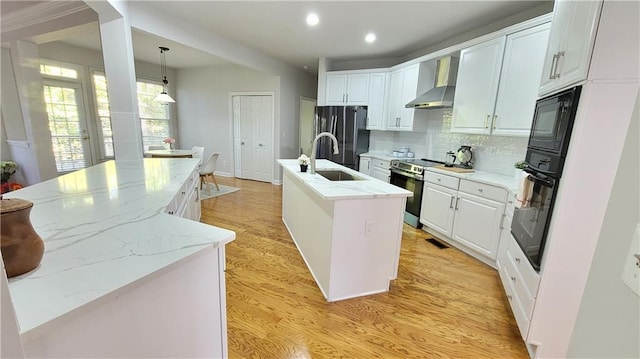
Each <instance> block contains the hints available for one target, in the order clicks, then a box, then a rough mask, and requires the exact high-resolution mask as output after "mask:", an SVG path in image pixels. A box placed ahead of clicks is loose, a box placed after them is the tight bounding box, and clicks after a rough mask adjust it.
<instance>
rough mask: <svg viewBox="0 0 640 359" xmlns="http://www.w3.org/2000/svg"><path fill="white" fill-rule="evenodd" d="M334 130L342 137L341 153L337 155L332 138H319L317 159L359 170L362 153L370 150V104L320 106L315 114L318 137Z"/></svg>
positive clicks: (340, 140) (334, 132)
mask: <svg viewBox="0 0 640 359" xmlns="http://www.w3.org/2000/svg"><path fill="white" fill-rule="evenodd" d="M321 132H329V133H332V134H333V135H334V136H336V138H337V139H338V149H339V151H340V153H339V154H337V155H334V154H333V146H332V144H331V138H329V137H326V136H324V137H321V138H320V139H319V140H318V148H317V149H316V158H323V159H328V160H330V161H333V162H335V163H339V164H341V165H343V166H345V167H349V168H352V169H354V170H356V171H357V170H358V164H359V162H358V161H359V158H358V157H359V156H360V154H361V153H365V152H367V151H369V130H367V107H366V106H318V107H316V114H315V133H314V134H313V135H314V138H315V136H317V135H318V134H319V133H321Z"/></svg>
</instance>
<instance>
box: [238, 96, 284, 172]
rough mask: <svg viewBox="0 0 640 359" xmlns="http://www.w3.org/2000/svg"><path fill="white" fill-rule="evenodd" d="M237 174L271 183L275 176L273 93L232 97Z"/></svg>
mask: <svg viewBox="0 0 640 359" xmlns="http://www.w3.org/2000/svg"><path fill="white" fill-rule="evenodd" d="M232 104H233V122H234V123H233V128H234V159H235V176H236V177H239V178H244V179H251V180H256V181H264V182H270V181H271V180H272V177H273V166H274V161H275V160H274V157H273V96H272V95H238V96H233V97H232Z"/></svg>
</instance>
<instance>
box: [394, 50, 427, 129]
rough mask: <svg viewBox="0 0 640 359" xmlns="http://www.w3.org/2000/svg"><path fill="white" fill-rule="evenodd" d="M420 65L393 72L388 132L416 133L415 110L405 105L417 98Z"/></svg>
mask: <svg viewBox="0 0 640 359" xmlns="http://www.w3.org/2000/svg"><path fill="white" fill-rule="evenodd" d="M419 76H420V63H416V64H413V65H409V66H406V67H402V68H399V69H396V70H393V71H391V74H390V75H389V94H388V96H387V101H388V102H387V116H386V118H387V130H393V131H414V130H416V129H415V128H414V121H413V120H414V114H415V110H414V109H412V108H406V107H405V105H406V104H407V103H409V102H410V101H412V100H413V99H415V98H416V92H417V88H418V77H419Z"/></svg>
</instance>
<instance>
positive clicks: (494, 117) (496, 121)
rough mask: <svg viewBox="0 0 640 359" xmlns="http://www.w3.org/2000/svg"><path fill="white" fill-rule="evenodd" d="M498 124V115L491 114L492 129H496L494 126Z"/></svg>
mask: <svg viewBox="0 0 640 359" xmlns="http://www.w3.org/2000/svg"><path fill="white" fill-rule="evenodd" d="M497 124H498V115H493V129H494V130H495V129H496V126H497Z"/></svg>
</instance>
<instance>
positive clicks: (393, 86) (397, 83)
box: [387, 69, 404, 130]
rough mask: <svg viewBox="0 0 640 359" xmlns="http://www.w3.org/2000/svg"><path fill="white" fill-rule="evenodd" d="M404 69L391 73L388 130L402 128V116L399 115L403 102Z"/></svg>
mask: <svg viewBox="0 0 640 359" xmlns="http://www.w3.org/2000/svg"><path fill="white" fill-rule="evenodd" d="M403 79H404V69H398V70H395V71H391V75H390V77H389V105H388V107H387V129H388V130H398V129H399V128H400V118H401V114H400V113H398V109H399V108H400V103H401V102H402V82H403Z"/></svg>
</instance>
